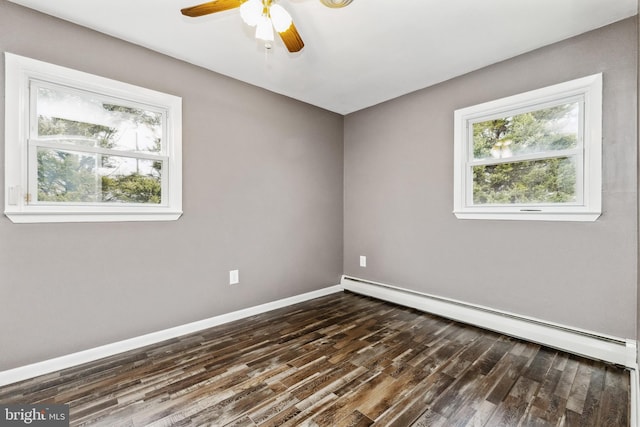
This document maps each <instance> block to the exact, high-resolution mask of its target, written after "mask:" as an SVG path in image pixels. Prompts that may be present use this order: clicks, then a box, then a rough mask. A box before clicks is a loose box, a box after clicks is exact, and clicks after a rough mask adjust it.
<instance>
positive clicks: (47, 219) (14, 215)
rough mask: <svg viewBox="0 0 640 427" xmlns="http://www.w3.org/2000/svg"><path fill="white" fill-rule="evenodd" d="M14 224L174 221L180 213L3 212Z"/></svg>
mask: <svg viewBox="0 0 640 427" xmlns="http://www.w3.org/2000/svg"><path fill="white" fill-rule="evenodd" d="M4 214H5V215H6V216H7V218H9V219H10V220H11V222H13V223H16V224H37V223H51V222H125V221H175V220H177V219H178V218H180V216H181V215H182V211H175V212H169V211H164V212H157V213H149V212H139V213H136V212H127V213H120V212H118V213H115V212H109V213H104V212H93V213H87V212H83V213H68V212H64V213H51V212H5V213H4Z"/></svg>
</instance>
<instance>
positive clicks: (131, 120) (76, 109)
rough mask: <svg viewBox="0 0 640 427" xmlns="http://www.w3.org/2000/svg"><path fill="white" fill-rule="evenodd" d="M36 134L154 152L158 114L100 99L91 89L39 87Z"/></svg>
mask: <svg viewBox="0 0 640 427" xmlns="http://www.w3.org/2000/svg"><path fill="white" fill-rule="evenodd" d="M36 108H37V116H38V136H39V137H40V138H42V137H45V138H50V139H55V140H57V141H60V142H65V143H69V144H74V145H82V146H90V147H101V148H109V149H113V150H128V151H137V152H143V153H145V152H146V153H158V152H160V151H161V144H162V114H161V113H159V112H154V111H146V110H144V109H138V108H131V107H126V106H122V105H117V104H113V103H108V102H104V101H103V100H100V99H99V97H97V96H92V94H91V93H89V92H86V93H82V94H80V93H76V92H71V91H69V92H65V91H64V90H62V89H57V88H50V87H46V88H45V87H39V88H38V92H37V107H36Z"/></svg>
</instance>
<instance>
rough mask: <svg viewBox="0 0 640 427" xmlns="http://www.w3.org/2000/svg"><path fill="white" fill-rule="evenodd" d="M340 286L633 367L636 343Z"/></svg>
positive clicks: (386, 288) (411, 294)
mask: <svg viewBox="0 0 640 427" xmlns="http://www.w3.org/2000/svg"><path fill="white" fill-rule="evenodd" d="M341 285H342V287H343V288H344V289H345V290H347V291H351V292H354V293H357V294H361V295H367V296H370V297H374V298H378V299H381V300H384V301H388V302H392V303H395V304H399V305H402V306H406V307H411V308H415V309H417V310H420V311H424V312H427V313H432V314H436V315H438V316H442V317H445V318H448V319H452V320H456V321H459V322H462V323H467V324H470V325H474V326H478V327H481V328H484V329H489V330H492V331H495V332H499V333H501V334H505V335H509V336H513V337H516V338H521V339H524V340H527V341H531V342H535V343H538V344H542V345H546V346H548V347H553V348H556V349H559V350H563V351H567V352H569V353H574V354H577V355H580V356H585V357H588V358H592V359H597V360H602V361H605V362H609V363H614V364H617V365H622V366H625V367H627V368H630V369H634V368H635V367H636V341H635V340H630V339H623V338H618V337H612V336H607V335H604V334H599V333H596V332H591V331H586V330H582V329H579V328H574V327H570V326H565V325H560V324H557V323H553V322H547V321H544V320H540V319H535V318H531V317H526V316H520V315H517V314H514V313H509V312H505V311H501V310H496V309H492V308H490V307H484V306H479V305H474V304H469V303H466V302H462V301H456V300H453V299H448V298H443V297H438V296H435V295H429V294H425V293H421V292H416V291H412V290H409V289H404V288H400V287H397V286H393V285H389V284H384V283H378V282H373V281H369V280H365V279H360V278H356V277H350V276H342V280H341Z"/></svg>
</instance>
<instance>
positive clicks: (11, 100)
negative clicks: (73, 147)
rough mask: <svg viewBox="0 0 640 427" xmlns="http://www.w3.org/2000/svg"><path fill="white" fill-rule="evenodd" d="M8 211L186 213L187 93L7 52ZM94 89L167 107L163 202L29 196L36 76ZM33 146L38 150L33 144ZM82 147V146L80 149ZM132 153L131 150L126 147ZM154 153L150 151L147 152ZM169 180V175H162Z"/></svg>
mask: <svg viewBox="0 0 640 427" xmlns="http://www.w3.org/2000/svg"><path fill="white" fill-rule="evenodd" d="M4 56H5V71H6V72H5V97H6V100H5V211H4V214H5V215H6V216H7V217H8V218H9V219H10V220H11V221H12V222H14V223H43V222H114V221H170V220H177V219H178V218H179V217H180V216H181V215H182V99H181V98H180V97H177V96H174V95H169V94H165V93H162V92H158V91H154V90H151V89H146V88H142V87H139V86H135V85H131V84H128V83H123V82H119V81H116V80H112V79H108V78H105V77H100V76H96V75H93V74H89V73H85V72H81V71H76V70H72V69H70V68H66V67H61V66H58V65H53V64H49V63H46V62H42V61H38V60H34V59H31V58H26V57H23V56H19V55H15V54H12V53H9V52H5V55H4ZM32 81H35V82H44V83H45V84H53V85H57V86H64V87H68V88H70V90H72V91H73V90H80V91H83V92H94V93H96V94H98V95H99V96H101V97H106V98H112V99H117V100H122V101H123V102H125V103H126V102H129V103H135V104H142V105H148V106H150V108H154V109H160V110H163V111H165V112H166V144H167V146H166V153H164V157H167V158H168V161H167V163H166V165H167V172H166V173H167V180H166V181H165V182H166V183H167V187H168V188H166V189H165V187H164V184H163V188H162V189H163V192H164V191H166V193H167V194H166V202H165V201H164V199H165V195H164V194H163V203H161V204H160V205H154V206H147V205H141V204H118V205H96V204H90V205H82V204H74V205H62V204H60V205H53V204H30V203H27V202H26V201H25V197H26V195H27V194H28V185H29V177H28V173H29V170H28V169H29V163H28V162H29V159H28V155H29V147H30V146H33V145H34V142H33V141H32V140H30V139H29V138H30V137H31V135H30V134H31V129H30V128H29V123H30V120H31V117H30V114H31V112H30V108H29V106H30V103H31V102H32V101H33V100H32V98H31V96H30V85H31V82H32ZM32 151H33V150H32ZM80 151H82V150H80ZM122 154H123V155H125V156H126V155H127V152H122ZM146 157H149V156H146ZM163 181H164V180H163Z"/></svg>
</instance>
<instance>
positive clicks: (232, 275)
mask: <svg viewBox="0 0 640 427" xmlns="http://www.w3.org/2000/svg"><path fill="white" fill-rule="evenodd" d="M239 282H240V273H239V272H238V270H231V271H229V284H230V285H235V284H237V283H239Z"/></svg>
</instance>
